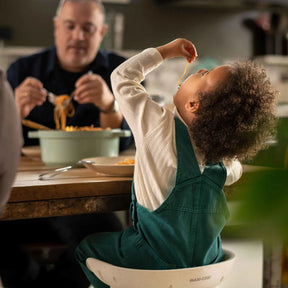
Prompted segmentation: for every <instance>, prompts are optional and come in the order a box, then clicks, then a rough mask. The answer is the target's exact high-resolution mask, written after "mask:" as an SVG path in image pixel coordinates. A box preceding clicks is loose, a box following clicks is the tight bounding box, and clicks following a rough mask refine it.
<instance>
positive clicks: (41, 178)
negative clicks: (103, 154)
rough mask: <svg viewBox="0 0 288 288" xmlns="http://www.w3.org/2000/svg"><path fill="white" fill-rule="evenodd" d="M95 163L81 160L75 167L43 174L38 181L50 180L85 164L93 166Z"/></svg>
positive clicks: (71, 166)
mask: <svg viewBox="0 0 288 288" xmlns="http://www.w3.org/2000/svg"><path fill="white" fill-rule="evenodd" d="M93 163H94V162H93V161H89V160H79V161H77V162H76V163H75V164H73V165H70V166H66V167H63V168H58V169H55V170H53V171H49V172H45V173H42V174H40V175H39V178H38V179H39V180H48V179H50V178H53V177H55V176H56V175H59V174H61V173H64V172H67V171H69V170H71V169H72V168H76V167H79V166H83V165H84V164H88V165H92V164H93Z"/></svg>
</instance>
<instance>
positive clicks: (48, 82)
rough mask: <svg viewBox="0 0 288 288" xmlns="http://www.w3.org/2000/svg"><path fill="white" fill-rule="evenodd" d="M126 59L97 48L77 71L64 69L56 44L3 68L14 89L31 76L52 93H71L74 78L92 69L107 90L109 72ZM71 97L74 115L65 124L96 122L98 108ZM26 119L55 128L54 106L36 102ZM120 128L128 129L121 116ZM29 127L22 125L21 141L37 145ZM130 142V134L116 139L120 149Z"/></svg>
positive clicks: (79, 124) (85, 124) (87, 124)
mask: <svg viewBox="0 0 288 288" xmlns="http://www.w3.org/2000/svg"><path fill="white" fill-rule="evenodd" d="M125 60H126V59H125V58H124V57H122V56H119V55H117V54H115V53H113V52H110V51H102V50H100V51H99V52H98V54H97V56H96V58H95V59H94V61H93V62H92V63H91V64H90V65H89V66H88V67H87V68H86V70H84V71H83V72H80V73H73V72H69V71H66V70H64V69H62V68H61V67H60V65H59V64H58V60H57V56H56V48H55V47H53V48H50V49H46V50H43V51H41V52H40V53H37V54H34V55H31V56H27V57H22V58H20V59H18V60H17V61H16V62H14V63H13V64H12V65H11V66H10V67H9V68H8V70H7V79H8V81H9V83H10V85H11V86H12V88H13V89H15V88H16V87H17V86H19V85H20V84H21V83H22V82H23V81H24V80H25V79H26V78H27V77H34V78H37V79H38V80H40V81H41V82H42V83H43V86H44V88H45V89H46V90H48V91H49V92H53V93H54V94H55V95H63V94H68V95H71V93H72V92H73V91H74V90H75V83H76V81H77V80H78V79H79V78H80V77H81V76H82V75H84V74H86V73H88V72H89V71H92V72H93V73H94V74H98V75H100V76H101V77H102V78H103V79H104V81H105V82H106V83H107V85H108V87H109V88H110V90H111V81H110V74H111V73H112V71H113V70H114V69H115V68H116V67H117V66H118V65H120V64H121V63H122V62H124V61H125ZM72 101H73V105H74V107H75V114H74V116H72V117H71V118H70V117H67V126H78V127H82V126H90V125H92V124H93V125H94V126H95V127H99V126H100V115H99V113H100V112H99V109H98V108H97V107H96V106H94V105H93V104H81V105H80V104H78V103H77V102H76V101H74V100H72ZM26 119H28V120H31V121H34V122H37V123H40V124H42V125H45V126H47V127H50V128H53V129H55V121H54V106H53V104H51V103H50V102H49V101H48V98H46V101H45V102H44V103H43V105H41V106H36V107H35V108H34V109H33V110H32V111H31V112H30V114H29V115H28V117H27V118H26ZM121 128H122V129H129V130H130V128H129V126H128V124H127V123H126V121H125V120H123V122H122V125H121ZM30 130H31V129H29V128H27V127H26V126H23V136H24V141H25V143H24V145H25V146H31V145H39V140H38V139H30V138H28V136H27V134H28V131H30ZM131 142H132V137H131V138H121V139H120V150H123V149H126V148H127V147H128V146H129V145H130V144H131Z"/></svg>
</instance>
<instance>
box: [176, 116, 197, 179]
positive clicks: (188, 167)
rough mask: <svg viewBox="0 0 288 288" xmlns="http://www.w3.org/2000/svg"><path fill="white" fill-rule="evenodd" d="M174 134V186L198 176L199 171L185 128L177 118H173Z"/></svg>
mask: <svg viewBox="0 0 288 288" xmlns="http://www.w3.org/2000/svg"><path fill="white" fill-rule="evenodd" d="M175 134H176V149H177V173H176V183H175V184H179V183H181V182H184V181H186V180H188V179H191V178H194V177H198V176H200V175H201V171H200V169H199V165H198V162H197V159H196V156H195V153H194V149H193V146H192V143H191V140H190V136H189V133H188V130H187V127H186V126H185V124H184V123H182V121H181V120H180V119H178V118H177V117H175Z"/></svg>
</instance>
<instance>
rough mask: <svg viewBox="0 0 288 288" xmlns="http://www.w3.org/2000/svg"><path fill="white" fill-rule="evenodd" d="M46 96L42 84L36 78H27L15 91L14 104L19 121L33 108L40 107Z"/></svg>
mask: <svg viewBox="0 0 288 288" xmlns="http://www.w3.org/2000/svg"><path fill="white" fill-rule="evenodd" d="M46 96H47V92H46V91H45V90H44V89H43V84H42V83H41V82H40V81H39V80H38V79H36V78H33V77H27V78H26V79H25V80H24V81H23V82H22V83H21V84H20V85H19V86H18V87H17V88H16V89H15V102H16V106H17V108H18V111H19V115H20V117H21V119H24V118H26V117H27V116H28V115H29V113H30V112H31V110H32V109H33V108H34V107H35V106H37V105H42V104H43V102H44V101H45V99H46Z"/></svg>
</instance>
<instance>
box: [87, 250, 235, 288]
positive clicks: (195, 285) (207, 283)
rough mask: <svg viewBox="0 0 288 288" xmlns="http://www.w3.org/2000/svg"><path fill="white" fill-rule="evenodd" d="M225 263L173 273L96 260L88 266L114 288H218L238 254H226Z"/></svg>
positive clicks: (177, 270)
mask: <svg viewBox="0 0 288 288" xmlns="http://www.w3.org/2000/svg"><path fill="white" fill-rule="evenodd" d="M224 253H225V257H224V259H223V261H221V262H219V263H216V264H211V265H207V266H201V267H193V268H183V269H171V270H138V269H129V268H123V267H117V266H114V265H111V264H109V263H106V262H103V261H100V260H98V259H95V258H88V259H87V260H86V265H87V267H88V269H89V270H91V271H92V272H93V273H94V274H95V275H96V276H97V277H98V278H99V279H100V280H101V281H102V282H104V283H106V284H107V285H109V286H110V287H111V288H216V287H217V286H218V285H219V284H220V283H221V282H222V281H223V280H224V279H225V278H226V276H227V275H229V273H230V271H231V269H232V267H233V264H234V261H235V254H234V253H233V252H231V251H229V250H224Z"/></svg>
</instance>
